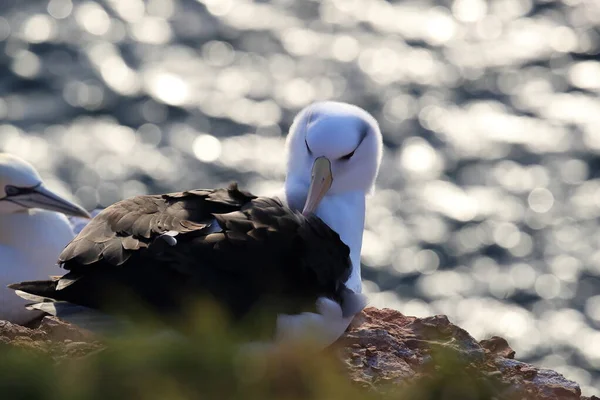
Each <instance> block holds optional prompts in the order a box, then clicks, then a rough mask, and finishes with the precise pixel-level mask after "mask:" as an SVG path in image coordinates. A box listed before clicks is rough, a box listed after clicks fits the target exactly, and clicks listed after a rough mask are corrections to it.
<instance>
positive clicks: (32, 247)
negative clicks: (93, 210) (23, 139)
mask: <svg viewBox="0 0 600 400" xmlns="http://www.w3.org/2000/svg"><path fill="white" fill-rule="evenodd" d="M64 214H66V215H73V216H79V217H85V218H89V214H88V213H87V211H86V210H84V209H83V208H81V207H80V206H78V205H76V204H73V203H72V202H70V201H68V200H66V199H63V198H61V197H59V196H58V195H56V194H55V193H53V192H51V191H50V190H48V188H46V186H44V184H43V182H42V179H41V177H40V175H39V174H38V173H37V171H36V170H35V168H34V167H33V166H32V165H31V164H29V163H28V162H26V161H24V160H23V159H21V158H19V157H16V156H14V155H11V154H7V153H0V320H7V321H10V322H13V323H17V324H26V323H27V322H30V321H31V320H33V319H35V318H37V317H38V316H40V315H41V313H40V312H38V311H29V310H27V309H25V306H24V305H25V304H26V303H27V302H26V301H25V300H23V299H21V298H19V297H17V296H15V294H14V292H13V291H12V290H10V289H8V288H7V287H6V286H7V285H8V284H9V283H12V282H15V281H18V280H23V279H27V280H31V279H47V278H48V276H49V275H56V274H59V273H60V269H59V268H58V266H57V265H56V260H57V259H58V255H59V254H60V252H61V251H62V250H63V249H64V247H65V246H66V245H67V244H68V243H69V242H70V241H71V240H72V239H73V237H74V236H75V235H74V233H73V231H72V229H71V225H70V224H69V221H68V220H67V218H66V217H65V215H64Z"/></svg>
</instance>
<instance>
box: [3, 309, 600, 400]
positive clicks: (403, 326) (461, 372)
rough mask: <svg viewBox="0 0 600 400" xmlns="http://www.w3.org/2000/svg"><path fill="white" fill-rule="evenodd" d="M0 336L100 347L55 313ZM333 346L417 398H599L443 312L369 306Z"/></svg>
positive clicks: (69, 352)
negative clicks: (432, 392)
mask: <svg viewBox="0 0 600 400" xmlns="http://www.w3.org/2000/svg"><path fill="white" fill-rule="evenodd" d="M0 343H5V344H10V345H14V346H19V347H21V348H25V349H29V350H31V351H36V352H42V353H46V354H49V355H51V356H52V357H53V358H54V359H56V360H61V359H65V358H79V357H82V356H85V355H89V354H91V353H94V352H96V351H98V350H100V349H102V348H103V346H102V345H101V344H100V343H98V342H96V341H95V339H94V337H93V336H92V334H91V333H89V332H87V331H84V330H81V329H79V328H77V327H75V326H73V325H70V324H68V323H66V322H63V321H61V320H59V319H57V318H53V317H45V318H44V319H43V320H42V322H41V324H40V326H39V327H37V328H36V329H30V328H26V327H22V326H18V325H14V324H11V323H9V322H6V321H0ZM333 349H334V350H336V351H337V352H338V354H339V356H340V358H341V360H342V361H343V364H344V368H345V370H346V371H347V373H348V375H349V378H350V380H351V381H352V382H354V383H356V384H357V385H358V386H360V387H363V388H367V389H369V390H373V391H376V392H381V393H385V392H389V391H393V390H397V389H398V388H402V392H403V394H404V395H405V397H403V398H423V396H422V393H420V392H419V390H420V389H419V388H422V387H429V388H431V387H439V388H443V396H442V397H443V398H452V399H454V398H456V399H461V400H469V399H476V398H492V397H493V398H496V399H498V400H513V399H514V400H517V399H519V400H521V399H528V400H529V399H531V400H559V399H561V400H563V399H564V400H571V399H572V400H600V399H598V398H597V397H595V396H592V397H582V396H581V390H580V388H579V385H578V384H577V383H575V382H573V381H570V380H568V379H565V378H564V377H563V376H562V375H561V374H559V373H557V372H554V371H551V370H548V369H539V368H536V367H535V366H532V365H529V364H525V363H522V362H520V361H517V360H514V359H513V358H514V356H515V352H514V351H513V350H512V349H511V348H510V346H509V345H508V343H507V342H506V340H505V339H503V338H500V337H496V336H495V337H492V338H490V339H487V340H482V341H481V342H477V341H476V340H475V339H474V338H473V337H472V336H471V335H469V333H467V332H466V331H465V330H463V329H461V328H459V327H458V326H456V325H454V324H452V323H451V322H450V321H448V318H447V317H446V316H443V315H437V316H433V317H428V318H416V317H408V316H405V315H403V314H401V313H399V312H398V311H395V310H390V309H376V308H367V309H365V310H364V311H363V312H361V313H360V314H359V315H358V316H357V317H356V318H355V319H354V321H353V323H352V325H351V326H350V328H349V329H348V330H347V332H346V333H345V334H344V335H343V336H342V337H341V338H340V339H339V340H338V341H337V342H336V344H335V345H334V346H333ZM415 383H424V385H423V384H421V385H418V384H416V385H415ZM482 393H483V394H484V396H482ZM485 396H487V397H485Z"/></svg>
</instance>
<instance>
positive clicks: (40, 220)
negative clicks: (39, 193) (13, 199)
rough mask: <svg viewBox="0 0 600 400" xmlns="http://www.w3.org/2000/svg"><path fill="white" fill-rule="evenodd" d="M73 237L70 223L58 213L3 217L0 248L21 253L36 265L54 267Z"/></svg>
mask: <svg viewBox="0 0 600 400" xmlns="http://www.w3.org/2000/svg"><path fill="white" fill-rule="evenodd" d="M73 237H74V234H73V231H72V229H71V226H70V225H69V221H68V220H67V218H66V217H65V216H64V215H62V214H59V213H55V212H52V211H44V210H36V209H34V210H27V211H24V212H17V213H11V214H0V245H5V246H9V247H11V248H13V249H16V250H18V251H20V252H22V253H23V254H24V255H25V256H26V257H27V258H28V259H29V260H30V262H32V263H35V264H47V265H49V266H54V265H55V264H56V260H57V259H58V255H59V254H60V252H61V251H62V250H63V249H64V247H65V246H66V245H67V244H68V243H69V242H70V241H71V239H73ZM57 272H60V271H59V270H58V269H57ZM42 278H44V277H42ZM40 279H41V278H40Z"/></svg>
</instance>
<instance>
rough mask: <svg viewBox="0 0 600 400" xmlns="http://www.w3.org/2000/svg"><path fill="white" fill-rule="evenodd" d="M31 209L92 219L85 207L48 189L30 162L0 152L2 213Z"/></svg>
mask: <svg viewBox="0 0 600 400" xmlns="http://www.w3.org/2000/svg"><path fill="white" fill-rule="evenodd" d="M31 208H38V209H44V210H49V211H57V212H60V213H63V214H66V215H73V216H77V217H84V218H90V215H89V214H88V212H87V211H86V210H84V209H83V208H81V207H80V206H78V205H77V204H74V203H71V202H70V201H68V200H66V199H63V198H61V197H60V196H58V195H56V194H54V193H52V192H51V191H50V190H48V189H47V188H46V187H45V186H44V184H43V182H42V178H41V177H40V175H39V174H38V173H37V171H36V170H35V168H33V166H32V165H31V164H29V163H28V162H27V161H25V160H23V159H21V158H19V157H16V156H14V155H11V154H7V153H0V214H9V213H15V212H23V211H26V210H28V209H31Z"/></svg>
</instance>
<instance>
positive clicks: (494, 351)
mask: <svg viewBox="0 0 600 400" xmlns="http://www.w3.org/2000/svg"><path fill="white" fill-rule="evenodd" d="M338 345H339V347H338V349H339V350H340V352H341V357H342V359H343V360H344V362H345V364H346V366H347V369H348V371H349V374H350V379H351V380H352V381H354V382H356V383H357V384H359V385H360V386H363V387H370V388H377V387H378V386H379V385H381V383H386V384H392V385H396V386H399V385H404V386H403V387H406V385H407V384H410V383H411V382H418V381H419V380H421V379H428V380H430V381H435V382H436V383H437V384H439V383H440V380H443V379H446V378H447V380H446V381H442V383H443V385H442V386H444V385H447V386H448V387H450V389H449V390H450V392H449V393H450V396H449V397H448V398H463V399H468V398H475V397H474V396H475V394H474V392H472V393H471V394H472V397H469V393H465V392H464V391H463V392H461V393H460V394H458V391H459V390H464V388H465V387H475V386H477V387H479V389H478V390H486V389H485V388H486V387H488V386H489V390H490V392H489V393H491V394H493V395H494V396H495V397H496V398H498V399H536V400H538V399H539V400H541V399H544V400H558V399H561V400H562V399H564V400H568V399H573V400H580V399H581V400H583V399H584V398H582V397H581V390H580V388H579V385H578V384H577V383H575V382H573V381H570V380H568V379H565V378H564V377H563V376H562V375H561V374H559V373H557V372H554V371H551V370H547V369H538V368H536V367H535V366H532V365H529V364H525V363H522V362H519V361H516V360H513V358H514V356H515V352H514V351H513V350H512V349H511V348H510V346H509V345H508V343H507V342H506V340H505V339H503V338H500V337H492V338H490V339H487V340H483V341H481V342H477V341H476V340H475V339H474V338H473V337H472V336H471V335H469V334H468V333H467V332H466V331H465V330H463V329H461V328H459V327H458V326H456V325H453V324H452V323H450V322H449V321H448V318H447V317H445V316H440V315H438V316H433V317H428V318H416V317H408V316H405V315H402V314H401V313H400V312H398V311H395V310H390V309H376V308H367V309H365V310H364V311H363V312H362V313H361V314H360V315H358V316H357V318H356V319H355V320H354V322H353V324H352V326H351V327H350V328H349V329H348V331H347V332H346V333H345V334H344V336H342V338H340V340H339V341H338ZM448 363H454V364H451V365H455V366H456V367H457V368H456V371H455V372H456V373H455V374H452V375H451V376H447V377H443V376H438V375H439V374H438V373H437V371H439V370H441V368H440V366H441V365H445V366H446V367H447V366H448V365H449V364H448ZM450 370H452V369H450ZM446 371H448V369H446ZM445 373H447V372H445ZM457 382H458V383H459V384H457ZM452 385H455V386H456V388H454V389H453V388H452ZM459 387H462V389H460V388H459ZM415 397H417V396H415Z"/></svg>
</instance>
